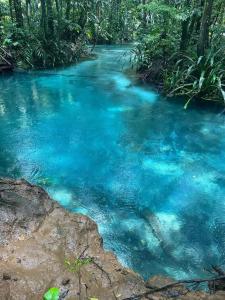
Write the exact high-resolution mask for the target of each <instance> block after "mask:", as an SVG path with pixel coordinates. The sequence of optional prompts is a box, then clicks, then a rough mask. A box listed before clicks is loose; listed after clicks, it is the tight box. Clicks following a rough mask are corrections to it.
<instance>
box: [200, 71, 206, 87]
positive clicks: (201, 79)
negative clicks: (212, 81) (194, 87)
mask: <svg viewBox="0 0 225 300" xmlns="http://www.w3.org/2000/svg"><path fill="white" fill-rule="evenodd" d="M204 76H205V71H202V73H201V77H200V79H199V89H201V88H202V85H203V82H204V80H205V77H204Z"/></svg>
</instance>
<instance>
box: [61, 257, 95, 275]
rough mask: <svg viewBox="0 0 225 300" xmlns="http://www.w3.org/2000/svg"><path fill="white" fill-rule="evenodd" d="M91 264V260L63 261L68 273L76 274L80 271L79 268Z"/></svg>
mask: <svg viewBox="0 0 225 300" xmlns="http://www.w3.org/2000/svg"><path fill="white" fill-rule="evenodd" d="M92 262H93V260H92V258H90V257H86V258H76V259H74V260H68V259H66V260H65V266H66V268H67V270H68V271H70V272H72V273H77V272H79V271H80V269H81V267H83V266H86V265H89V264H91V263H92Z"/></svg>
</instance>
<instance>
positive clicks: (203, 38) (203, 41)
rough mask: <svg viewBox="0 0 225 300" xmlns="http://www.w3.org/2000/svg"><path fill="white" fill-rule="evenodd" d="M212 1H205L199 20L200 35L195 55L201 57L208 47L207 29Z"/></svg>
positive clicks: (209, 22)
mask: <svg viewBox="0 0 225 300" xmlns="http://www.w3.org/2000/svg"><path fill="white" fill-rule="evenodd" d="M213 2H214V0H205V3H204V9H203V15H202V19H201V26H200V33H199V39H198V44H197V54H198V56H202V55H204V54H205V50H206V49H207V48H208V47H209V28H210V24H211V18H212V9H213Z"/></svg>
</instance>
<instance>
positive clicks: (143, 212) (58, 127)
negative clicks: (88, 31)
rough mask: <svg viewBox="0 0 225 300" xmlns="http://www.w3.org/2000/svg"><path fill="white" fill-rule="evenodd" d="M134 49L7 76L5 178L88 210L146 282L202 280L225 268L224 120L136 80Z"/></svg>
mask: <svg viewBox="0 0 225 300" xmlns="http://www.w3.org/2000/svg"><path fill="white" fill-rule="evenodd" d="M128 50H129V48H127V47H120V46H113V47H112V46H101V47H97V49H96V52H97V54H98V58H97V59H96V60H90V61H85V62H82V63H81V64H78V65H73V66H70V67H66V68H59V69H56V70H46V71H37V72H27V73H15V74H14V75H13V76H5V77H1V78H0V91H1V92H0V141H1V143H0V175H1V176H13V177H24V178H26V179H28V180H30V181H31V182H34V183H36V184H39V185H41V186H43V187H44V188H46V189H47V190H48V192H49V193H50V195H51V196H52V197H53V198H54V199H56V200H57V201H58V202H59V203H60V204H61V205H63V206H64V207H65V208H67V209H68V210H71V211H74V212H79V213H83V214H87V215H89V216H90V217H91V218H93V219H94V220H95V221H96V222H97V223H98V225H99V230H100V232H101V234H102V236H103V238H104V246H105V247H106V248H107V249H111V250H113V251H114V252H115V253H116V254H117V255H118V257H119V259H120V261H121V262H122V263H123V264H124V265H126V266H129V267H131V268H133V269H134V270H135V271H137V272H139V273H140V274H141V275H142V276H144V277H145V278H148V277H149V276H151V275H154V274H166V275H170V276H173V277H177V278H184V277H194V276H199V275H201V276H202V275H204V269H205V268H207V267H209V266H210V265H211V264H220V265H222V264H224V263H225V238H224V236H225V222H224V215H225V201H224V192H225V164H224V161H225V150H224V149H225V135H224V131H225V119H224V116H223V115H221V114H218V115H216V114H215V113H212V112H210V111H209V110H206V109H204V110H203V109H202V110H197V109H192V110H186V111H185V110H183V108H182V105H181V104H180V103H179V102H175V101H171V100H165V99H163V98H161V97H160V96H159V95H157V94H156V93H155V92H154V91H152V90H151V89H150V87H147V86H146V85H143V84H142V85H138V84H137V83H135V81H133V79H132V76H131V78H130V77H128V76H127V75H126V73H125V72H124V70H125V68H126V66H128V64H129V57H128V55H127V51H128Z"/></svg>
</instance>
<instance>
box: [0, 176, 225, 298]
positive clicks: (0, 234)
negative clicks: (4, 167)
mask: <svg viewBox="0 0 225 300" xmlns="http://www.w3.org/2000/svg"><path fill="white" fill-rule="evenodd" d="M168 282H171V280H170V279H165V278H161V277H154V278H152V279H150V280H149V281H148V283H147V284H146V283H145V282H144V281H143V280H142V279H141V278H140V277H139V276H138V275H137V274H135V273H134V272H132V271H131V270H128V269H125V268H123V267H122V266H121V265H120V263H119V262H118V261H117V259H116V257H115V256H114V255H113V254H112V253H110V252H106V251H104V250H103V247H102V239H101V237H100V236H99V233H98V229H97V225H96V224H95V223H94V222H93V221H92V220H90V219H89V218H88V217H86V216H82V215H78V214H72V213H69V212H67V211H66V210H64V209H63V208H62V207H60V206H59V205H58V204H57V203H56V202H55V201H53V200H52V199H51V198H50V197H49V196H48V194H47V193H46V192H45V191H44V190H43V189H42V188H40V187H37V186H34V185H31V184H30V183H28V182H26V181H25V180H17V181H15V180H11V179H0V299H1V300H8V299H10V300H40V299H42V297H43V294H44V293H45V292H46V291H47V290H48V289H49V288H51V287H58V288H60V299H66V300H76V299H77V300H88V299H91V298H97V299H98V300H111V299H112V300H115V299H117V300H123V299H155V300H156V299H174V297H175V296H176V299H184V300H188V299H193V300H194V299H207V300H216V299H218V300H222V299H225V292H221V291H220V292H217V293H216V294H214V295H211V296H210V295H207V294H204V293H202V292H197V293H193V292H188V291H187V290H186V289H185V288H184V287H179V288H173V289H170V290H166V291H162V292H160V293H154V294H151V295H148V296H143V297H141V298H137V297H134V295H141V294H145V293H146V292H148V291H149V290H150V289H149V288H147V287H146V286H148V287H149V286H151V287H159V286H161V285H164V284H165V283H168Z"/></svg>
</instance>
